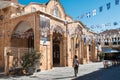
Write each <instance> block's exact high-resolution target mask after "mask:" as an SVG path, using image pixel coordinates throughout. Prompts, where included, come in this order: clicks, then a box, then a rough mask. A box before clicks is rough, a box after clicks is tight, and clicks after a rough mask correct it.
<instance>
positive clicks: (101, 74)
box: [72, 65, 120, 80]
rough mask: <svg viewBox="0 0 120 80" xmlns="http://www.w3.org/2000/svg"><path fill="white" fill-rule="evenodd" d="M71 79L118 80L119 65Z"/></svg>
mask: <svg viewBox="0 0 120 80" xmlns="http://www.w3.org/2000/svg"><path fill="white" fill-rule="evenodd" d="M79 73H80V72H79ZM72 80H120V65H119V66H113V67H109V68H107V69H104V68H102V69H100V70H98V71H95V72H92V73H90V74H86V75H83V76H79V77H77V78H75V79H72Z"/></svg>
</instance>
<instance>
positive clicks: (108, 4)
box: [106, 2, 111, 10]
mask: <svg viewBox="0 0 120 80" xmlns="http://www.w3.org/2000/svg"><path fill="white" fill-rule="evenodd" d="M106 6H107V10H109V9H110V6H111V3H110V2H109V3H107V4H106Z"/></svg>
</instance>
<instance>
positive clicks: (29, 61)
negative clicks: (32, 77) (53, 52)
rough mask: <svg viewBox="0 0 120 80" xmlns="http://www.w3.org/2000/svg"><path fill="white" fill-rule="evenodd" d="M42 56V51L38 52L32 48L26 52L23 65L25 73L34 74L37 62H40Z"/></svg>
mask: <svg viewBox="0 0 120 80" xmlns="http://www.w3.org/2000/svg"><path fill="white" fill-rule="evenodd" d="M41 57H42V55H41V53H40V52H36V51H35V50H32V51H31V52H28V53H25V54H24V55H23V56H22V58H21V59H22V64H21V65H22V67H23V74H33V73H34V71H35V67H34V65H35V63H36V62H38V60H40V59H41Z"/></svg>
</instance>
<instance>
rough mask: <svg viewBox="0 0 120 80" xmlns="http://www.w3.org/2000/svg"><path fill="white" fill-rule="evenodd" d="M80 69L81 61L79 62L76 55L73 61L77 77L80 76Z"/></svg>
mask: <svg viewBox="0 0 120 80" xmlns="http://www.w3.org/2000/svg"><path fill="white" fill-rule="evenodd" d="M78 67H79V61H78V58H77V55H75V56H74V59H73V68H74V74H75V77H76V76H77V74H78Z"/></svg>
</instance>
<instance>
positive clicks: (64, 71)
mask: <svg viewBox="0 0 120 80" xmlns="http://www.w3.org/2000/svg"><path fill="white" fill-rule="evenodd" d="M100 68H103V65H102V62H98V63H89V64H84V65H79V72H78V76H83V75H85V74H89V73H92V72H94V71H97V70H99V69H100ZM27 79H28V80H71V79H75V77H74V69H73V67H54V68H53V69H51V70H46V71H41V72H36V73H34V74H33V75H30V76H15V77H6V76H2V77H1V76H0V80H27Z"/></svg>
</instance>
